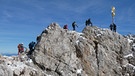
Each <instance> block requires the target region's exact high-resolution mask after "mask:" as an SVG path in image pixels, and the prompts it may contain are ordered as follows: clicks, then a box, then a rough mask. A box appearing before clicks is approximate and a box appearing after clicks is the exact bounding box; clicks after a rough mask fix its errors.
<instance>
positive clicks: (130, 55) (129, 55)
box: [124, 53, 133, 58]
mask: <svg viewBox="0 0 135 76" xmlns="http://www.w3.org/2000/svg"><path fill="white" fill-rule="evenodd" d="M128 57H133V53H131V54H128V55H126V56H124V58H128Z"/></svg>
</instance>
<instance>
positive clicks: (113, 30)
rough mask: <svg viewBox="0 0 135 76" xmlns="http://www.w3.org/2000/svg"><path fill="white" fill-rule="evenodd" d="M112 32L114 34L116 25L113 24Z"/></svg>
mask: <svg viewBox="0 0 135 76" xmlns="http://www.w3.org/2000/svg"><path fill="white" fill-rule="evenodd" d="M113 31H114V32H116V25H115V24H114V23H113Z"/></svg>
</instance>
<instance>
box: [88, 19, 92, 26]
mask: <svg viewBox="0 0 135 76" xmlns="http://www.w3.org/2000/svg"><path fill="white" fill-rule="evenodd" d="M87 25H90V26H93V25H92V22H91V20H90V18H89V19H88V21H87Z"/></svg>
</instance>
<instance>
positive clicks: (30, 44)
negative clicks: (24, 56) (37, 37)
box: [28, 41, 36, 55]
mask: <svg viewBox="0 0 135 76" xmlns="http://www.w3.org/2000/svg"><path fill="white" fill-rule="evenodd" d="M35 44H36V43H35V42H33V41H32V42H30V43H29V49H30V51H29V53H28V54H29V55H31V54H32V52H33V51H34V47H35Z"/></svg>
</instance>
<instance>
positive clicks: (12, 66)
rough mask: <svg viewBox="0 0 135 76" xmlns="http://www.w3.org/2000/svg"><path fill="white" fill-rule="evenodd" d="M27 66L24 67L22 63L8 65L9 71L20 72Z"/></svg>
mask: <svg viewBox="0 0 135 76" xmlns="http://www.w3.org/2000/svg"><path fill="white" fill-rule="evenodd" d="M26 66H27V65H25V64H24V63H23V62H14V64H12V65H8V67H9V68H11V70H15V69H18V70H22V69H23V68H24V67H26Z"/></svg>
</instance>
